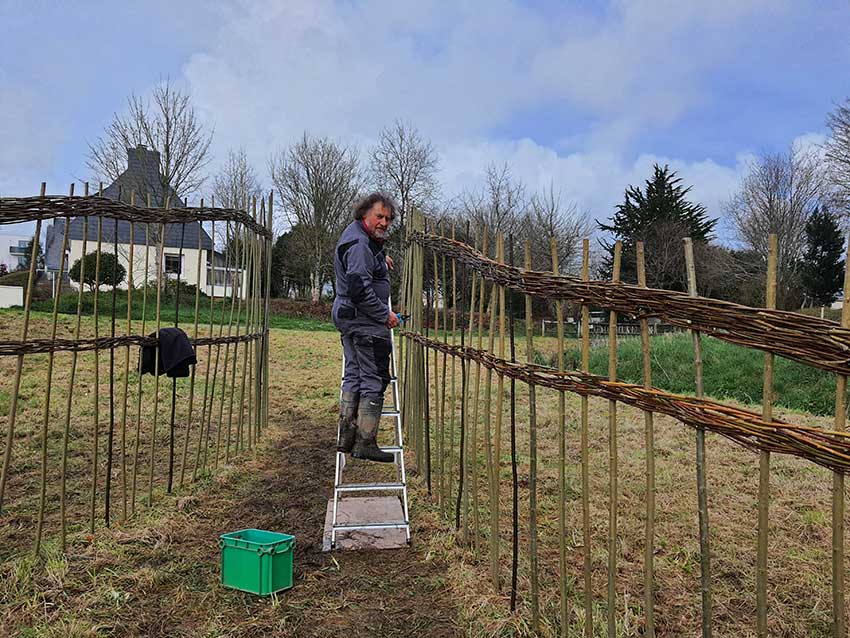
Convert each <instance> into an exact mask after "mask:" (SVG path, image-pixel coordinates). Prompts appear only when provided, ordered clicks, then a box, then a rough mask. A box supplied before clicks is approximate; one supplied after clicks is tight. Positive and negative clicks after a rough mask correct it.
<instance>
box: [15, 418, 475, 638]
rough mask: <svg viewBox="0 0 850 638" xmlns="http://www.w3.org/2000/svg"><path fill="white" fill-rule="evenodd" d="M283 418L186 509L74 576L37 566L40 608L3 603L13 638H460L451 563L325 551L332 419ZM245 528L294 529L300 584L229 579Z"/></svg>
mask: <svg viewBox="0 0 850 638" xmlns="http://www.w3.org/2000/svg"><path fill="white" fill-rule="evenodd" d="M277 422H278V424H279V425H276V426H275V428H274V430H273V431H271V432H268V433H267V438H266V439H265V443H263V444H262V446H261V448H260V450H258V451H257V452H256V453H255V454H254V455H253V457H248V456H245V457H243V458H242V459H241V460H240V461H239V463H238V464H237V465H235V466H234V467H233V468H232V470H230V471H229V472H225V473H224V474H222V475H221V476H220V477H218V478H216V479H213V481H212V483H211V485H210V486H209V487H208V488H207V489H204V488H203V487H202V486H201V487H200V488H199V489H198V490H197V491H196V493H195V494H194V495H190V496H185V497H182V498H179V499H178V501H177V511H174V510H171V511H170V512H166V513H165V514H164V515H162V514H161V513H160V515H153V514H151V516H150V518H149V519H148V520H147V521H145V520H141V521H138V522H135V523H134V524H132V525H131V526H130V527H128V528H127V529H124V530H121V529H112V530H101V531H99V532H98V534H97V535H96V536H95V538H94V540H91V541H90V544H88V545H77V546H75V547H74V548H72V549H71V551H70V557H69V559H68V562H67V563H66V564H65V566H64V573H61V572H63V570H62V569H60V570H59V571H60V573H59V574H58V575H57V574H56V573H52V574H51V571H50V570H49V569H48V570H43V569H41V568H39V567H36V568H33V569H32V572H31V575H30V579H31V580H29V581H27V582H25V583H22V584H23V585H24V586H26V588H27V589H30V590H31V591H32V593H33V595H34V596H35V597H36V598H37V599H38V600H37V601H33V600H32V599H31V598H29V597H28V596H27V595H24V596H16V597H15V598H16V599H17V602H15V601H13V600H9V596H4V597H5V598H7V600H6V601H5V602H11V603H13V604H12V605H10V606H6V608H5V609H4V613H3V619H2V620H3V622H2V624H0V634H2V635H6V632H8V633H11V634H12V635H27V636H32V635H37V636H52V635H62V636H67V635H70V636H147V637H151V638H153V637H157V636H210V637H212V636H234V637H235V636H262V635H268V636H296V637H302V636H303V637H317V638H318V637H331V636H333V637H336V636H355V637H356V636H363V637H366V636H399V637H401V636H416V637H421V636H435V637H438V638H439V637H450V636H458V635H461V632H460V630H459V629H458V627H457V626H456V616H457V614H456V609H455V607H454V605H453V604H452V601H451V600H450V596H449V595H448V593H447V590H446V589H445V587H444V586H443V576H444V574H445V570H446V566H445V565H442V564H439V563H438V562H436V561H434V560H431V559H430V558H427V557H426V556H424V555H423V552H422V550H421V549H417V546H416V544H414V545H413V547H411V548H410V549H405V550H396V551H384V552H378V553H376V552H348V553H344V552H338V553H334V554H333V555H331V554H325V553H322V551H321V549H322V548H321V542H322V528H323V524H324V514H325V507H326V503H327V499H328V496H329V495H330V494H331V486H332V483H333V463H334V456H333V445H334V442H335V441H334V429H333V423H332V417H330V415H329V418H324V417H323V418H322V421H321V422H319V423H317V422H312V421H310V419H308V418H307V417H306V416H305V415H303V414H301V413H298V412H294V411H289V412H287V411H284V412H283V413H282V414H280V415H279V417H278V419H277ZM245 527H257V528H263V529H270V530H277V531H285V532H287V533H290V534H293V535H295V537H296V540H297V545H296V549H295V556H294V565H295V567H294V580H295V586H294V587H293V589H291V590H289V591H287V592H283V593H282V594H281V595H280V596H278V597H276V599H275V598H259V597H256V596H252V595H249V594H244V593H241V592H237V591H233V590H227V589H224V588H222V587H221V586H220V585H219V582H218V579H219V553H218V551H219V550H218V546H217V538H218V536H219V535H220V534H221V533H224V532H229V531H235V530H237V529H241V528H245ZM414 533H415V530H414ZM420 547H421V546H420ZM21 593H24V592H22V591H20V588H19V591H18V594H21ZM28 599H29V600H28ZM27 600H28V603H27V604H24V603H23V601H27Z"/></svg>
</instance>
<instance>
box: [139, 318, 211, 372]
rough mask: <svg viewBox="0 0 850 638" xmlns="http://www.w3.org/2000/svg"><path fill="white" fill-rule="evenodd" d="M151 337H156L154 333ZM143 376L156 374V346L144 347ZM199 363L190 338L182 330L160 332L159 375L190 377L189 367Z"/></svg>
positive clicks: (170, 329) (163, 329)
mask: <svg viewBox="0 0 850 638" xmlns="http://www.w3.org/2000/svg"><path fill="white" fill-rule="evenodd" d="M148 336H149V337H156V333H155V332H152V333H151V334H149V335H148ZM141 357H142V374H145V373H147V374H156V358H155V357H156V346H142V352H141ZM196 363H198V358H197V357H196V356H195V350H194V349H193V348H192V343H191V342H190V341H189V337H188V336H187V335H186V333H185V332H183V331H182V330H181V329H180V328H160V330H159V373H160V374H167V375H168V376H169V377H188V376H189V366H190V365H194V364H196Z"/></svg>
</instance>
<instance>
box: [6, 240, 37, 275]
mask: <svg viewBox="0 0 850 638" xmlns="http://www.w3.org/2000/svg"><path fill="white" fill-rule="evenodd" d="M31 241H32V235H29V236H27V235H0V264H4V265H5V266H6V270H8V271H9V272H14V271H15V270H17V269H18V267H21V268H23V267H24V266H25V265H26V263H27V246H28V245H29V243H30V242H31Z"/></svg>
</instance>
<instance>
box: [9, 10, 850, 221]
mask: <svg viewBox="0 0 850 638" xmlns="http://www.w3.org/2000/svg"><path fill="white" fill-rule="evenodd" d="M0 34H2V37H0V196H27V195H36V194H37V193H38V189H39V185H40V183H41V182H42V181H46V182H47V184H48V191H49V192H50V193H65V192H67V190H68V185H69V184H70V182H72V181H75V180H76V181H78V182H79V181H82V180H85V179H89V178H90V175H89V171H88V169H87V168H86V161H85V156H86V152H87V150H88V144H89V143H92V142H94V141H96V140H97V138H98V137H99V136H100V135H102V133H103V130H104V128H105V127H106V126H107V125H108V124H109V122H110V120H111V118H112V116H113V114H114V113H116V112H118V113H121V112H123V111H124V109H125V107H126V101H127V97H128V95H130V94H131V93H135V94H137V95H141V96H147V95H149V94H150V92H151V90H152V87H154V86H155V85H156V84H157V83H158V82H160V81H162V80H163V79H165V78H168V79H170V80H171V81H173V82H174V83H175V84H177V85H178V86H179V87H180V88H181V89H183V90H185V91H187V92H188V93H189V94H190V95H191V96H192V98H193V100H194V103H195V106H196V109H197V111H198V115H199V117H200V118H201V121H202V122H203V123H204V125H205V126H207V127H209V128H210V129H214V138H213V145H212V152H213V162H212V164H211V165H210V173H211V174H214V173H215V171H216V169H217V168H218V166H219V165H220V164H221V163H222V162H223V161H224V159H225V158H226V156H227V152H228V150H229V149H236V148H244V149H245V151H246V153H247V155H248V158H249V160H250V161H251V163H252V164H253V165H254V167H255V168H256V169H257V172H258V174H259V175H260V177H261V180H262V182H263V184H264V186H265V187H266V188H268V187H269V186H270V182H269V179H268V170H267V165H268V159H269V157H270V155H271V154H272V153H274V152H275V151H277V150H279V149H282V148H285V147H286V146H287V145H289V144H291V143H292V142H293V141H294V140H296V139H297V138H299V137H300V136H301V135H302V134H303V133H304V132H307V133H308V134H310V135H314V136H327V137H329V138H331V139H334V140H336V141H338V142H340V143H343V144H346V145H351V146H355V147H357V148H359V149H360V150H361V152H363V153H364V154H365V153H366V152H367V151H368V149H369V148H370V146H372V145H373V144H374V143H375V140H376V139H377V137H378V134H379V132H380V130H381V128H382V127H385V126H388V125H391V124H392V123H393V122H394V121H395V120H397V119H398V120H402V121H408V122H410V123H412V124H413V125H414V126H415V127H417V128H418V129H419V131H420V133H421V134H422V135H423V136H424V137H426V138H428V139H430V140H431V141H432V143H433V144H434V146H435V148H436V149H437V150H438V152H439V157H440V180H441V183H442V185H443V191H444V193H445V196H446V197H447V198H448V197H451V196H454V195H457V194H459V193H460V192H462V191H464V190H466V189H469V190H475V189H478V188H480V187H481V185H482V182H483V176H484V171H485V169H486V167H487V165H488V164H490V163H496V164H498V165H501V164H503V163H507V164H508V165H509V166H510V169H511V172H512V174H513V176H514V177H515V178H517V179H520V180H522V181H523V182H524V183H525V184H526V186H527V188H528V189H529V191H531V192H533V191H534V190H536V189H543V188H547V187H548V185H549V184H550V183H551V184H553V185H554V187H555V190H556V191H560V192H561V196H562V200H563V201H565V202H569V203H574V204H575V205H576V207H577V208H578V209H579V210H583V211H586V212H587V213H588V214H589V215H590V216H591V217H592V218H596V219H600V220H601V219H606V218H608V217H610V216H611V214H612V213H613V210H614V206H615V205H616V204H617V203H619V202H621V201H622V197H623V191H624V189H625V188H626V187H627V186H628V185H630V184H641V183H643V181H644V180H645V179H647V178H648V177H649V176H650V175H651V171H652V165H653V164H654V163H656V162H657V163H660V164H665V163H666V164H669V165H670V166H671V168H673V169H674V170H676V171H677V172H678V174H679V176H680V177H682V178H683V181H684V182H685V184H687V185H692V187H693V188H692V191H691V195H692V198H693V199H694V200H696V201H699V202H701V203H703V204H704V205H705V206H706V208H707V210H708V212H709V215H710V216H712V217H721V216H722V204H723V202H724V201H725V200H726V199H728V198H729V197H730V195H732V194H733V193H734V191H735V190H736V188H737V187H738V185H739V183H740V180H741V177H742V176H743V175H744V174H745V173H746V170H747V166H748V163H749V162H751V161H752V160H753V158H754V157H756V156H757V155H759V154H765V153H774V152H781V151H784V150H786V149H787V148H788V147H789V145H791V144H794V143H797V144H803V145H817V144H819V143H821V142H822V141H823V140H824V139H825V135H826V133H827V128H826V124H825V118H826V115H827V113H829V111H830V110H832V109H833V108H834V107H835V105H836V104H837V103H840V102H843V101H844V100H845V99H848V97H850V4H848V3H847V2H846V0H818V1H816V2H799V1H791V0H714V1H713V2H710V3H709V2H687V1H686V2H682V1H681V0H680V1H672V0H671V1H668V0H633V1H625V0H615V1H612V2H602V1H587V0H585V1H584V2H558V1H555V0H535V1H531V0H529V1H526V2H516V1H514V2H510V1H502V0H479V1H475V0H470V1H462V0H461V1H457V2H438V1H436V0H434V1H430V0H414V1H407V0H395V1H386V2H385V1H375V2H355V1H353V0H340V1H338V2H334V1H331V0H315V1H310V2H308V1H305V0H299V1H292V2H273V1H271V0H252V1H248V0H203V1H195V0H180V1H177V2H175V1H174V0H169V1H167V2H166V1H164V0H147V1H145V2H123V3H116V2H98V1H94V0H92V1H88V2H87V1H77V2H73V3H71V2H60V1H58V0H57V1H55V2H50V1H43V0H41V1H39V0H28V1H19V0H0ZM201 195H203V193H202V192H201V193H198V194H197V196H198V197H200V196H201Z"/></svg>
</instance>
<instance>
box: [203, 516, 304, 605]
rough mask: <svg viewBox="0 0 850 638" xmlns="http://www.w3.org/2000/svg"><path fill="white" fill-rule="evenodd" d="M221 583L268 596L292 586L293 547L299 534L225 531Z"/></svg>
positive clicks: (220, 538) (252, 530)
mask: <svg viewBox="0 0 850 638" xmlns="http://www.w3.org/2000/svg"><path fill="white" fill-rule="evenodd" d="M218 546H219V547H220V548H221V584H222V585H224V586H225V587H231V588H233V589H239V590H241V591H247V592H250V593H252V594H259V595H260V596H268V595H269V594H273V593H275V592H277V591H280V590H282V589H289V588H290V587H292V549H293V547H295V537H294V536H290V535H289V534H279V533H277V532H267V531H265V530H261V529H243V530H240V531H238V532H231V533H230V534H222V535H221V536H220V537H219V539H218Z"/></svg>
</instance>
